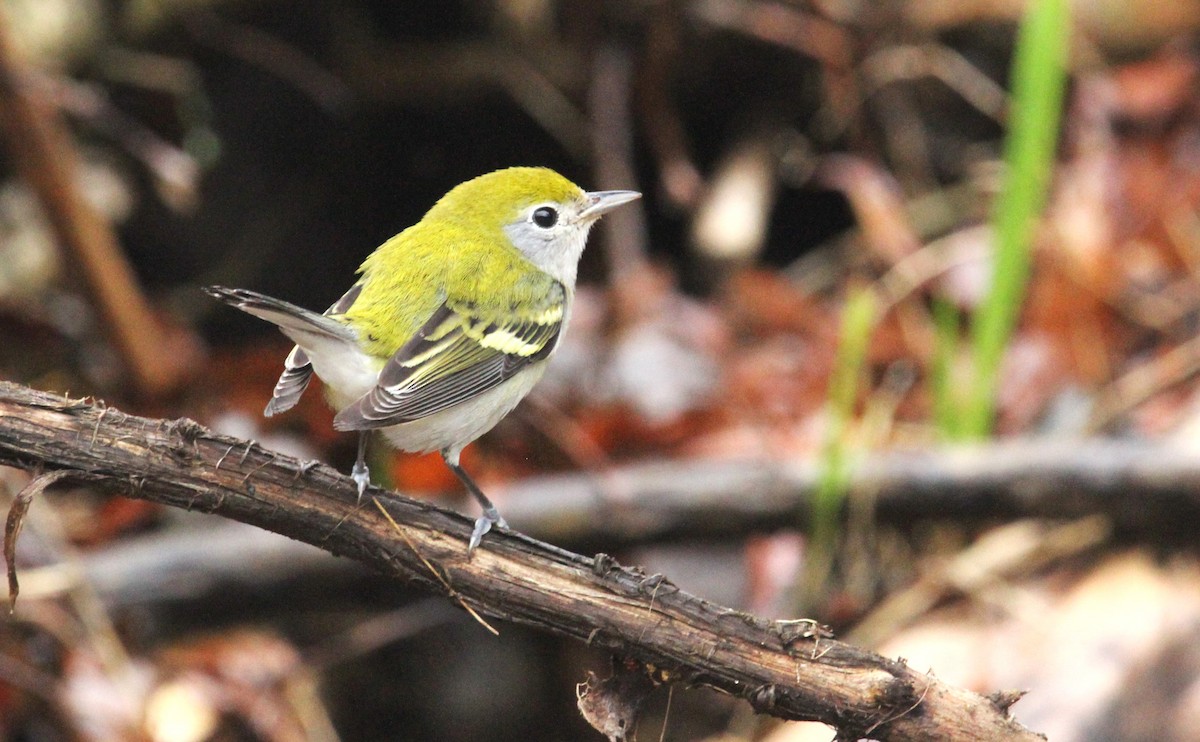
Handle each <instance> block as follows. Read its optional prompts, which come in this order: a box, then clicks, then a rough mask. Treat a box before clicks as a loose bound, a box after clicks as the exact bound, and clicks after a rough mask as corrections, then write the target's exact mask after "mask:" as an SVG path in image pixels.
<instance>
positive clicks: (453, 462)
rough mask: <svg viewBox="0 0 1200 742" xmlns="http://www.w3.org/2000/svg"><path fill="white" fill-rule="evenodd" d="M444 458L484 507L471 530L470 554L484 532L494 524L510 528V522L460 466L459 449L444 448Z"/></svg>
mask: <svg viewBox="0 0 1200 742" xmlns="http://www.w3.org/2000/svg"><path fill="white" fill-rule="evenodd" d="M442 460H443V461H445V462H446V466H448V467H450V471H452V472H454V476H456V477H458V481H460V482H462V483H463V486H464V487H466V488H467V491H468V492H470V493H471V496H472V497H474V498H475V500H476V501H477V502H478V503H479V507H481V508H483V515H481V516H479V517H478V518H477V519H476V520H475V530H473V531H471V541H470V542H469V543H468V544H467V553H468V554H470V553H471V552H473V551H475V547H477V546H479V542H480V541H482V540H483V536H484V534H486V533H487V532H488V531H490V530H492V526H500V527H501V528H508V523H506V522H505V521H504V518H502V517H501V516H500V512H499V511H498V510H496V506H495V505H493V504H492V501H491V500H489V499H488V497H487V495H485V494H483V490H481V489H479V485H477V484H475V480H473V479H471V477H470V475H469V474H467V472H466V470H464V469H463V468H462V467H461V466H459V464H458V452H457V451H454V452H451V450H450V449H448V448H444V449H442Z"/></svg>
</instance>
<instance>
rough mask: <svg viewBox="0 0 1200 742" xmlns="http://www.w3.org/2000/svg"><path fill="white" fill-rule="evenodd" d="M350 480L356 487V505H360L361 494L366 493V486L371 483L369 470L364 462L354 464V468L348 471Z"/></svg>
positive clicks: (359, 461)
mask: <svg viewBox="0 0 1200 742" xmlns="http://www.w3.org/2000/svg"><path fill="white" fill-rule="evenodd" d="M350 478H351V479H353V480H354V483H355V484H357V485H358V504H359V505H361V504H362V499H363V493H365V492H366V491H367V485H368V484H370V483H371V470H370V469H368V468H367V464H366V462H364V461H363V460H362V459H359V460H358V461H355V462H354V468H353V469H351V470H350Z"/></svg>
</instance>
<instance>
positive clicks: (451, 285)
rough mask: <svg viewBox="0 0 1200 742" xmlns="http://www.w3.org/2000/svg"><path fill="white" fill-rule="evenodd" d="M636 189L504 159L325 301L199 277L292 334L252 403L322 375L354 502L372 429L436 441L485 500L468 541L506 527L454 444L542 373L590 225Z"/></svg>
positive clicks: (468, 438) (491, 421)
mask: <svg viewBox="0 0 1200 742" xmlns="http://www.w3.org/2000/svg"><path fill="white" fill-rule="evenodd" d="M640 197H641V194H640V193H638V192H637V191H629V190H610V191H584V190H583V189H582V188H580V187H579V186H577V185H575V184H574V183H573V182H571V181H570V180H568V179H567V178H566V177H564V176H562V175H560V174H559V173H557V172H555V171H554V170H551V169H549V168H544V167H511V168H505V169H502V170H497V171H494V172H491V173H487V174H485V175H480V176H478V177H475V178H472V179H470V180H467V181H465V182H463V183H460V184H459V185H457V186H455V187H454V188H452V189H451V190H450V191H448V192H447V193H446V194H445V195H444V196H443V197H442V198H441V199H439V200H438V201H437V202H436V203H435V204H434V205H433V206H432V207H431V208H430V209H429V211H428V212H426V214H425V215H424V216H423V217H422V218H421V219H420V221H418V222H416V223H415V224H413V225H412V226H411V227H408V228H407V229H405V230H404V231H402V232H400V233H399V234H397V235H395V236H394V237H392V238H391V239H389V240H387V241H386V242H384V243H383V244H382V245H380V246H379V247H378V248H376V249H375V251H374V252H372V253H371V254H370V255H369V256H368V257H367V258H366V259H365V260H364V261H363V263H362V265H361V266H360V267H359V269H358V273H357V276H358V277H357V280H356V281H355V282H354V284H353V285H352V286H351V287H350V289H349V290H348V291H346V292H345V293H344V294H343V295H342V297H341V298H340V299H338V300H337V301H336V302H334V303H333V304H332V305H331V306H330V307H329V309H327V310H326V311H325V312H324V313H318V312H314V311H310V310H308V309H304V308H301V307H299V306H296V305H294V304H291V303H289V302H286V301H283V300H281V299H276V298H273V297H270V296H266V295H264V294H261V293H258V292H256V291H251V290H248V289H238V288H227V287H224V286H208V287H205V289H204V290H205V291H206V292H207V293H208V294H210V295H211V296H213V297H216V298H217V299H220V300H222V301H224V302H226V303H228V304H230V305H232V306H233V307H236V308H238V309H240V310H242V311H244V312H246V313H248V314H250V315H253V316H255V317H258V318H260V319H263V320H266V321H267V322H270V323H272V324H274V325H275V326H276V327H277V328H278V329H279V330H281V331H282V332H283V334H284V335H286V336H287V337H288V338H289V339H290V340H292V342H294V343H295V347H293V348H292V350H291V352H290V353H289V354H288V355H287V358H286V359H285V360H284V364H283V366H284V367H283V372H282V373H281V375H280V377H279V381H278V382H277V383H276V384H275V388H274V389H273V391H272V393H271V399H270V401H269V402H268V403H267V406H266V409H265V410H264V411H263V414H264V415H265V416H267V417H270V416H273V415H278V414H281V413H283V412H286V411H287V410H289V409H291V408H292V407H294V406H295V405H296V403H297V402H298V401H299V399H300V397H301V395H302V394H303V393H304V391H305V389H307V387H308V385H309V382H310V381H311V380H312V377H313V375H316V376H317V377H319V378H320V379H321V381H322V383H323V385H324V388H325V393H326V399H327V401H328V402H329V403H330V405H331V406H332V407H333V408H334V409H335V410H336V415H335V416H334V419H333V426H334V428H335V429H337V430H342V431H355V432H357V433H358V454H357V458H356V460H355V463H354V467H353V469H352V470H351V477H352V478H353V480H354V482H355V483H356V485H357V487H358V500H359V502H361V500H362V497H363V494H364V493H365V491H366V488H367V486H368V485H369V484H370V472H369V470H368V467H367V463H366V447H367V439H368V436H369V434H370V432H371V431H373V430H379V431H381V432H382V434H383V436H384V438H385V439H386V440H387V441H388V442H389V443H390V444H391V445H393V446H394V447H395V448H397V449H400V450H402V451H408V452H412V453H427V452H431V451H438V452H440V453H441V457H442V459H443V461H445V463H446V466H448V467H449V469H450V471H452V472H453V473H454V475H455V476H456V477H457V478H458V480H459V481H460V482H461V483H462V485H463V486H464V487H465V488H466V490H467V491H468V492H469V493H470V494H471V495H472V496H473V497H474V498H475V500H476V501H477V502H478V504H479V506H480V508H481V510H482V514H481V515H480V516H479V517H478V519H476V521H475V524H474V528H473V530H472V532H471V537H470V540H469V542H468V546H467V552H468V554H470V553H472V552H474V550H475V549H476V548H477V547H478V546H479V544H480V543H481V541H482V539H483V537H484V535H486V534H487V533H488V532H489V531H490V530H491V529H492V527H493V526H498V527H501V528H507V527H508V526H507V523H506V522H505V520H504V519H503V518H502V517H501V516H500V514H499V512H498V511H497V509H496V507H495V505H493V504H492V501H491V500H490V499H489V498H488V497H487V496H486V495H485V494H484V493H483V490H481V489H480V488H479V486H478V485H477V484H476V483H475V481H474V480H473V479H472V478H471V476H470V475H469V474H468V473H467V472H466V471H465V470H464V469H463V467H462V465H461V462H460V456H461V454H462V451H463V449H464V448H465V447H466V446H467V445H468V444H469V443H471V442H472V441H474V440H476V439H477V438H479V437H480V436H482V435H483V434H484V433H486V432H487V431H489V430H491V428H492V427H494V426H495V425H496V423H498V422H499V421H500V420H501V419H502V418H504V417H505V416H506V415H507V414H508V413H509V412H511V411H512V410H513V408H515V407H516V406H517V404H518V403H519V402H520V401H521V400H522V399H523V398H524V397H525V396H526V395H527V394H529V392H530V390H532V389H533V387H534V385H535V384H536V383H537V382H538V380H539V379H540V378H541V377H542V375H543V373H545V370H546V365H547V363H548V362H549V360H550V358H551V356H552V355H553V354H554V352H555V350H556V349H557V348H558V346H559V343H560V341H561V339H562V337H563V333H564V332H565V331H566V329H567V324H568V322H569V320H570V317H571V304H572V300H573V298H574V293H575V279H576V274H577V271H578V265H579V259H580V256H581V255H582V253H583V250H584V247H585V244H586V242H587V237H588V232H589V230H590V229H591V227H592V226H593V225H594V224H595V223H596V221H597V220H598V219H599V218H600V217H601V216H603V215H604V214H607V213H608V212H610V211H612V210H613V209H615V208H617V207H619V206H621V205H623V204H627V203H629V202H631V201H634V200H636V199H638V198H640Z"/></svg>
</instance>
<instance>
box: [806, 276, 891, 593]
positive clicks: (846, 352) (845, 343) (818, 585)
mask: <svg viewBox="0 0 1200 742" xmlns="http://www.w3.org/2000/svg"><path fill="white" fill-rule="evenodd" d="M875 313H876V309H875V295H874V294H873V293H872V292H871V291H870V290H860V291H858V292H857V293H855V294H853V295H852V296H851V297H850V299H849V300H848V301H847V303H846V308H845V310H844V313H843V315H842V330H841V333H842V336H841V342H840V343H839V345H838V351H837V357H836V359H835V361H834V369H833V375H832V377H831V378H830V380H829V403H828V404H829V427H828V428H827V429H826V434H825V443H824V450H823V452H822V457H821V459H822V461H821V464H822V468H821V479H820V481H819V482H818V484H817V490H816V493H815V494H814V496H813V503H812V519H811V521H810V527H809V545H808V549H807V550H806V553H807V564H806V567H805V579H804V590H803V594H802V599H801V605H802V606H803V607H805V608H808V607H811V606H814V605H815V604H816V603H817V599H818V597H819V595H820V592H821V590H822V589H823V588H824V586H825V585H826V583H827V582H828V578H829V573H830V571H831V569H832V566H833V555H834V550H835V549H836V547H837V536H838V531H839V522H840V518H841V513H842V509H843V505H844V504H845V501H846V490H847V483H848V482H849V478H850V472H849V460H850V455H849V442H848V440H847V438H848V436H847V428H848V427H849V424H850V420H851V419H852V418H853V417H854V406H855V402H857V400H858V391H859V386H860V380H861V377H862V370H863V366H864V363H865V360H866V357H867V346H868V342H869V341H870V338H871V332H872V330H873V329H874V327H875Z"/></svg>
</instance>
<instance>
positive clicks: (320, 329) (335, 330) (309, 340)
mask: <svg viewBox="0 0 1200 742" xmlns="http://www.w3.org/2000/svg"><path fill="white" fill-rule="evenodd" d="M204 291H205V293H207V294H208V295H209V296H213V297H216V298H218V299H220V300H221V301H223V302H225V303H226V304H229V305H230V306H233V307H237V308H238V309H240V310H242V311H243V312H245V313H246V314H252V315H254V316H255V317H258V318H259V319H264V320H266V321H267V322H270V323H271V324H273V325H275V326H276V327H278V328H279V329H280V330H281V331H282V332H283V334H284V335H287V336H288V337H289V338H291V339H292V340H293V341H295V343H296V344H297V345H299V346H300V347H301V348H309V349H312V348H315V347H320V346H322V345H326V344H328V343H338V344H343V343H350V344H354V343H355V341H356V337H355V335H354V331H353V330H351V329H350V328H349V327H347V326H346V325H345V324H343V323H341V322H339V321H337V320H335V319H333V318H331V317H327V316H325V315H323V314H318V313H317V312H313V311H310V310H308V309H304V308H302V307H298V306H296V305H295V304H290V303H288V302H286V301H283V300H282V299H276V298H273V297H270V296H266V295H265V294H260V293H258V292H257V291H249V290H247V289H230V288H226V287H224V286H206V287H205V289H204Z"/></svg>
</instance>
